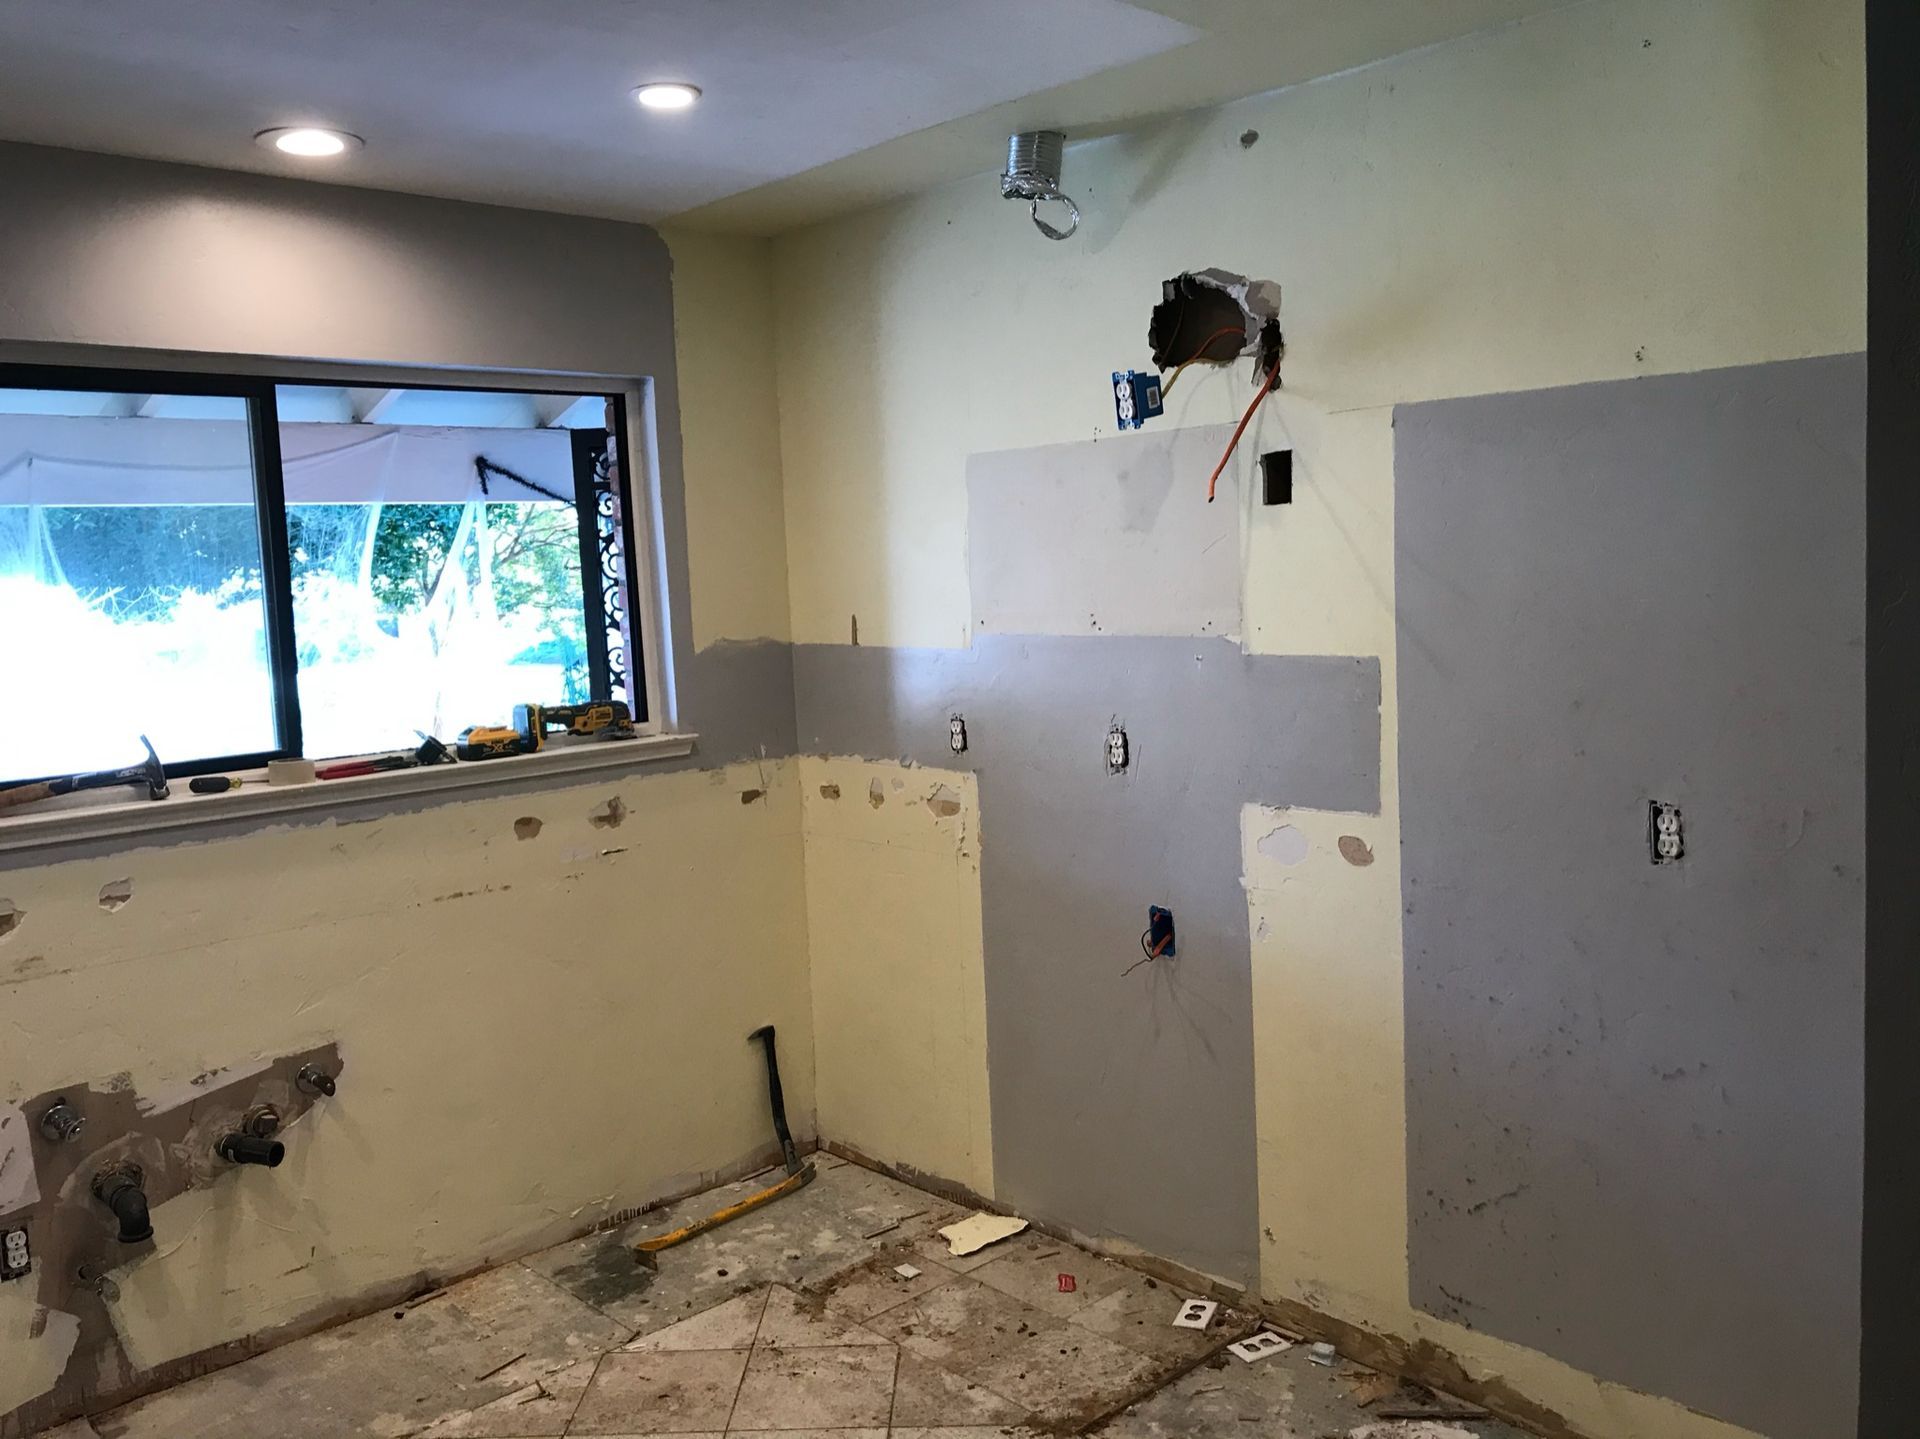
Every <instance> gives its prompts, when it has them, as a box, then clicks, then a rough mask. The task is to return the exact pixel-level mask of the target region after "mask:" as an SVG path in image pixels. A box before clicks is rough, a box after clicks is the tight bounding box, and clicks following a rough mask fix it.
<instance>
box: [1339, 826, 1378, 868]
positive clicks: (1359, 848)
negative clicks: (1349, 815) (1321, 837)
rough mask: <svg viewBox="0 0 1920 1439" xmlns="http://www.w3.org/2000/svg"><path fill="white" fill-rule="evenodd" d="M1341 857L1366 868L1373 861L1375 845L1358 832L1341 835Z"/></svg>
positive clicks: (1349, 862)
mask: <svg viewBox="0 0 1920 1439" xmlns="http://www.w3.org/2000/svg"><path fill="white" fill-rule="evenodd" d="M1340 857H1341V858H1342V859H1344V860H1345V861H1346V862H1347V863H1348V864H1351V865H1354V866H1356V867H1358V868H1360V869H1365V868H1366V867H1367V866H1368V865H1370V864H1372V863H1373V846H1372V845H1370V844H1368V843H1367V842H1366V841H1365V840H1364V839H1362V838H1360V836H1359V835H1357V834H1343V835H1341V836H1340Z"/></svg>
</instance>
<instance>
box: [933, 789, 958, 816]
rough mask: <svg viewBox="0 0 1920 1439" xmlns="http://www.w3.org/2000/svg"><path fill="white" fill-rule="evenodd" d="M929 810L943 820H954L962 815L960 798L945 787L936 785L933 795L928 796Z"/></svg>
mask: <svg viewBox="0 0 1920 1439" xmlns="http://www.w3.org/2000/svg"><path fill="white" fill-rule="evenodd" d="M927 808H928V809H930V810H932V811H933V812H934V813H935V814H936V815H938V816H939V817H940V818H941V819H952V818H953V817H954V816H955V815H956V814H958V813H960V796H959V795H958V794H956V793H955V792H954V791H953V790H950V789H948V788H947V787H946V786H945V785H936V786H935V787H934V791H933V793H932V794H930V795H928V796H927Z"/></svg>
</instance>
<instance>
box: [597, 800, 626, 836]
mask: <svg viewBox="0 0 1920 1439" xmlns="http://www.w3.org/2000/svg"><path fill="white" fill-rule="evenodd" d="M626 818H627V806H626V801H624V800H622V799H621V798H620V796H619V795H615V796H614V797H613V798H612V799H610V800H608V801H607V802H606V803H605V804H603V805H601V806H600V807H599V808H598V809H596V810H594V811H593V812H592V813H591V814H589V815H588V816H587V823H588V824H590V825H592V826H593V827H594V828H595V829H618V828H619V827H620V826H621V824H623V823H624V822H625V821H626Z"/></svg>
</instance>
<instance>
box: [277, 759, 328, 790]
mask: <svg viewBox="0 0 1920 1439" xmlns="http://www.w3.org/2000/svg"><path fill="white" fill-rule="evenodd" d="M316 778H317V776H316V775H315V774H314V772H313V761H312V760H310V759H270V760H268V761H267V783H268V784H312V783H314V781H315V779H316Z"/></svg>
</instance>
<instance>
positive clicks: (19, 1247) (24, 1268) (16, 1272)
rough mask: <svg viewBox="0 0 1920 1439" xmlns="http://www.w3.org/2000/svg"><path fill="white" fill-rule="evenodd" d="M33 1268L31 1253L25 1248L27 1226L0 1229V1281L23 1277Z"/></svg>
mask: <svg viewBox="0 0 1920 1439" xmlns="http://www.w3.org/2000/svg"><path fill="white" fill-rule="evenodd" d="M32 1268H33V1253H32V1251H31V1250H29V1249H28V1248H27V1226H26V1225H24V1224H22V1225H20V1226H18V1227H17V1228H14V1229H8V1230H5V1231H0V1283H4V1282H5V1281H7V1280H9V1279H24V1278H26V1276H27V1274H28V1273H29V1272H30V1271H31V1270H32Z"/></svg>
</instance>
